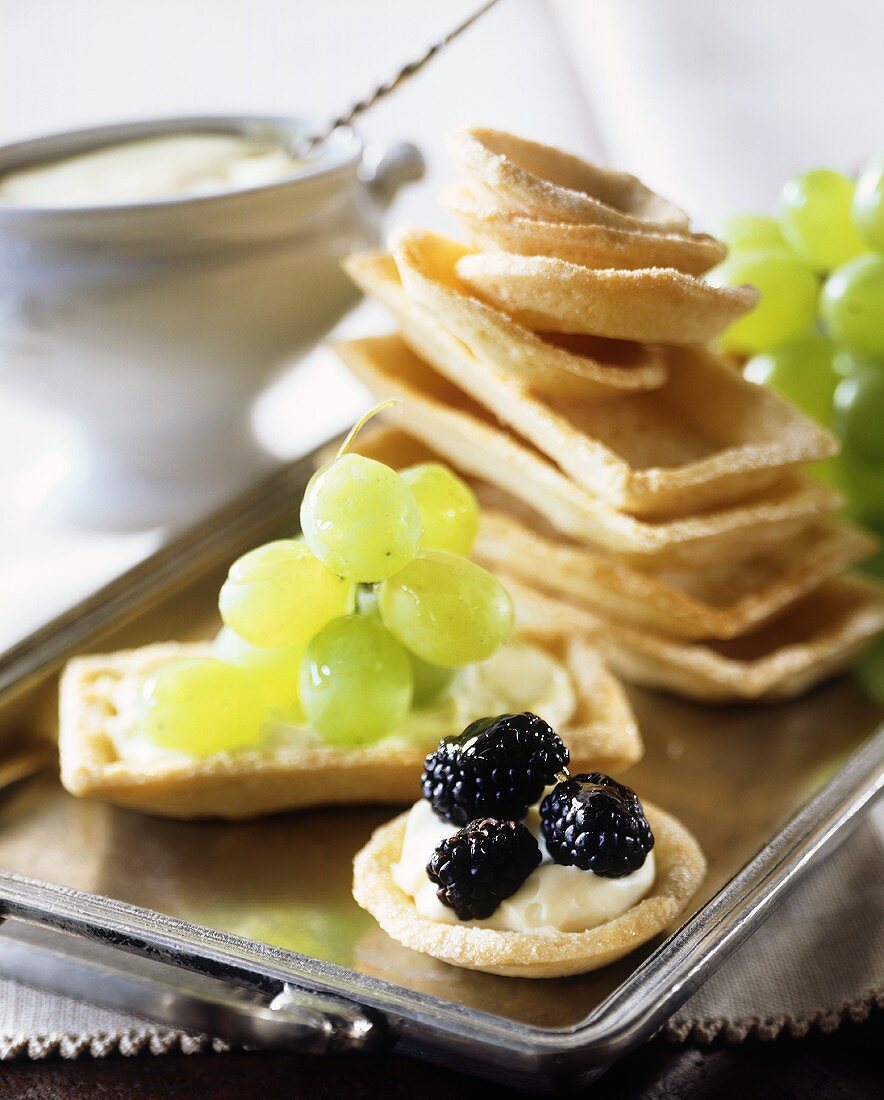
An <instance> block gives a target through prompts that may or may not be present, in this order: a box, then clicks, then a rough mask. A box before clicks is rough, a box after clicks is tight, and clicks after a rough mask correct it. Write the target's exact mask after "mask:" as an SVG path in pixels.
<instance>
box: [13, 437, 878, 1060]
mask: <svg viewBox="0 0 884 1100" xmlns="http://www.w3.org/2000/svg"><path fill="white" fill-rule="evenodd" d="M327 447H328V443H325V444H322V445H321V446H320V447H317V448H316V449H314V450H313V451H311V452H310V453H309V454H307V455H305V456H303V457H301V458H298V459H296V460H295V461H293V462H289V463H285V464H283V465H281V466H280V467H279V469H277V470H276V471H275V472H274V473H272V474H271V475H269V476H268V477H267V478H265V479H264V480H263V481H261V482H260V483H258V484H257V485H256V486H254V487H253V488H251V489H249V490H247V491H246V492H245V493H244V494H242V495H241V496H240V497H238V498H237V499H235V500H234V501H232V502H231V503H229V504H227V505H225V506H223V507H222V508H220V509H219V510H218V511H216V512H215V513H213V514H211V515H210V516H208V517H206V518H205V519H204V520H202V521H200V522H199V523H197V524H196V525H195V526H194V527H192V528H190V529H189V530H187V531H184V532H183V533H181V534H179V535H177V536H173V537H172V538H170V540H169V541H168V542H167V543H166V544H165V545H164V546H162V547H161V548H160V549H159V550H157V551H156V552H154V553H153V554H151V555H149V556H148V557H147V558H145V559H144V560H143V561H142V562H140V563H138V564H137V565H135V566H134V567H132V568H131V569H129V570H127V571H126V572H125V573H123V574H121V575H120V576H118V577H117V578H115V579H114V580H112V581H111V582H109V583H108V584H107V585H105V586H103V587H102V588H101V589H99V590H98V591H97V592H95V593H94V594H93V595H92V596H90V597H88V598H87V599H86V600H84V601H81V602H80V603H78V604H77V605H75V606H74V607H72V608H71V609H69V610H68V611H67V612H64V613H63V614H62V615H60V616H58V617H57V618H56V619H54V620H52V621H50V622H49V623H47V624H46V625H45V626H43V627H41V628H40V629H39V630H37V631H36V632H34V633H33V634H32V635H30V636H29V637H27V638H25V639H24V640H23V641H22V642H20V643H18V644H17V645H16V646H14V647H13V648H12V649H10V650H8V651H7V652H6V653H4V654H2V655H0V700H3V701H4V702H5V700H6V699H7V698H10V697H11V698H13V699H14V698H15V697H16V696H18V695H19V694H20V693H21V692H24V691H27V689H28V687H29V686H31V685H33V684H34V683H35V681H42V679H43V678H45V677H48V676H50V675H51V674H52V672H53V671H54V670H55V669H56V668H57V667H58V666H59V665H60V664H61V663H62V661H64V660H65V659H66V658H67V657H69V656H72V655H73V654H74V653H76V652H77V651H80V650H81V649H82V647H84V646H86V645H88V644H89V639H90V638H91V637H94V636H97V635H98V634H99V633H100V632H101V631H102V630H107V629H108V628H110V627H114V626H117V625H122V624H123V623H124V622H126V621H128V620H130V619H132V618H134V617H135V616H136V615H137V614H138V612H139V611H140V610H141V605H142V604H143V603H144V602H145V601H146V600H147V599H148V598H150V599H151V600H156V599H158V598H161V597H164V598H165V597H168V596H169V595H171V594H172V593H173V592H175V591H176V590H178V589H180V588H183V587H185V586H186V585H187V583H188V582H189V581H190V580H191V579H193V578H194V576H198V575H199V574H200V573H201V571H202V570H204V569H206V568H209V567H211V565H215V564H217V563H218V560H219V559H221V558H222V557H223V556H224V555H225V554H229V553H232V554H235V553H237V552H238V546H239V545H240V544H241V542H242V540H243V539H244V538H246V537H248V536H249V535H250V534H252V533H254V532H259V531H260V530H262V529H264V528H270V527H272V526H273V525H274V524H276V523H278V522H279V521H280V520H281V519H282V517H283V516H284V515H286V514H289V515H291V516H292V518H293V522H294V521H295V514H294V509H292V507H291V500H292V494H293V493H296V492H298V490H299V488H300V489H301V490H302V489H303V486H304V485H305V484H306V481H307V479H308V477H309V475H310V473H311V472H312V470H313V468H314V464H315V460H316V457H317V455H319V454H321V453H322V452H323V451H324V450H325V449H326V448H327ZM882 789H884V723H882V724H881V725H880V726H879V727H878V729H877V731H876V732H872V733H870V734H869V736H868V737H867V738H866V739H865V740H864V741H863V742H862V744H861V745H860V746H859V747H858V748H857V749H856V750H855V751H854V752H853V753H852V754H851V756H850V757H849V758H848V760H847V761H846V762H845V763H844V764H843V765H842V766H841V768H840V769H839V770H838V771H837V772H836V773H835V775H834V776H833V777H832V778H831V779H830V780H829V781H828V783H826V784H825V786H824V787H823V788H822V789H821V790H820V791H818V792H817V793H816V794H815V795H814V796H813V797H812V798H811V799H810V800H809V801H807V802H806V803H805V804H804V805H803V806H802V807H801V808H800V809H799V810H798V811H797V812H796V813H795V814H794V815H793V816H792V818H791V819H790V820H789V821H788V822H787V823H786V824H785V825H784V826H782V827H781V828H780V829H779V830H778V831H777V833H776V834H775V835H774V836H773V837H772V838H771V840H770V841H768V843H767V844H765V845H764V846H763V847H762V848H761V849H760V850H759V852H758V853H757V854H756V855H755V856H754V857H753V858H752V859H750V860H748V861H747V862H746V863H745V864H744V866H743V867H742V869H741V870H740V871H738V872H737V874H736V875H735V876H734V877H733V878H732V879H731V880H730V881H729V882H728V883H726V884H725V885H724V886H723V887H722V888H721V889H720V890H719V891H718V892H717V893H716V894H715V895H714V896H713V897H712V898H711V899H710V900H709V901H707V902H706V903H705V904H704V905H703V906H702V907H701V908H700V909H699V910H698V911H697V912H696V913H694V914H693V915H692V916H691V917H690V918H689V919H688V920H687V921H686V922H685V923H684V924H682V925H681V926H680V927H679V928H678V929H677V930H676V931H675V932H674V933H673V934H672V935H671V936H669V937H668V938H667V939H666V940H665V941H664V942H663V943H662V944H661V945H660V946H659V947H658V948H657V949H656V950H655V951H654V952H653V953H652V954H651V955H650V956H648V958H647V959H645V960H644V961H643V962H642V963H640V964H639V966H638V967H636V969H635V970H634V971H633V972H632V973H631V974H630V975H629V977H628V978H627V979H626V980H625V981H624V982H623V983H622V984H621V985H620V986H618V987H617V988H616V989H615V990H614V991H613V992H612V993H611V994H610V995H609V996H608V997H607V998H606V999H605V1000H604V1001H603V1002H602V1003H601V1004H599V1005H598V1006H597V1007H596V1008H595V1009H594V1010H593V1011H592V1012H591V1013H589V1015H588V1016H586V1017H585V1018H584V1019H583V1020H581V1021H579V1022H577V1023H576V1024H573V1025H569V1026H566V1027H562V1028H543V1027H539V1026H537V1025H530V1024H526V1023H523V1022H521V1021H518V1020H510V1019H507V1018H506V1017H501V1016H495V1015H493V1014H491V1013H488V1012H486V1011H482V1010H478V1009H474V1008H470V1007H468V1006H466V1005H461V1004H458V1003H457V1002H454V1001H450V1000H446V999H443V998H438V997H435V996H432V995H430V994H426V993H421V992H419V991H417V990H410V989H407V988H405V987H403V986H399V985H396V984H395V983H393V982H389V981H386V980H383V979H379V978H374V977H372V976H370V975H365V974H361V973H359V972H358V971H355V970H351V969H349V968H347V967H343V966H339V965H336V964H333V963H327V962H324V961H322V960H319V959H313V958H310V957H308V956H302V955H298V954H297V953H295V952H290V951H285V950H283V949H281V948H276V947H273V946H271V945H267V944H262V943H260V942H259V941H255V940H250V939H247V938H245V937H240V936H234V935H231V934H228V933H224V932H220V931H217V930H213V929H209V928H204V927H201V926H199V925H196V924H194V923H192V922H189V921H185V920H182V919H180V918H176V917H171V916H167V915H165V914H161V913H157V912H154V911H153V910H150V909H146V908H143V907H140V906H134V905H130V904H128V903H125V902H121V901H117V900H116V899H111V898H106V897H102V896H100V895H97V894H91V893H88V892H86V891H80V890H76V889H71V888H69V887H64V886H59V885H57V884H54V883H49V882H44V881H41V880H40V879H36V878H29V877H28V876H24V875H19V874H17V873H15V872H10V871H6V870H0V907H2V909H3V911H4V915H6V914H8V915H10V916H17V917H20V918H21V919H24V920H26V921H29V922H31V923H35V924H42V925H45V926H48V927H53V928H58V929H61V930H63V931H67V932H74V933H75V934H77V935H79V936H84V937H86V938H88V939H91V940H93V941H98V942H104V943H107V944H109V945H111V946H114V947H118V948H122V949H124V950H126V951H130V952H134V953H136V954H141V955H144V956H147V957H153V958H160V959H162V960H163V961H171V962H172V963H173V965H177V966H179V967H182V968H183V969H187V970H195V971H198V972H201V973H205V974H208V975H210V976H213V977H221V978H222V979H225V980H229V981H231V982H236V983H237V984H240V985H245V986H247V987H253V988H265V987H266V986H267V985H268V984H272V983H277V984H278V985H280V986H286V985H295V986H297V987H298V988H299V989H306V990H308V991H311V990H312V991H316V992H317V993H323V994H332V995H334V996H338V997H342V998H344V999H345V1000H346V1001H348V1002H349V1003H350V1004H351V1005H353V1006H354V1007H359V1006H361V1007H366V1008H368V1009H370V1010H373V1011H379V1012H381V1013H382V1014H383V1015H384V1016H385V1018H386V1019H387V1021H388V1024H389V1026H390V1028H391V1031H392V1032H393V1033H394V1034H395V1035H396V1036H397V1037H398V1038H399V1039H401V1040H403V1041H405V1042H406V1043H408V1042H409V1039H410V1038H413V1039H414V1040H415V1041H419V1042H420V1044H421V1045H422V1046H424V1047H426V1045H427V1043H428V1041H430V1042H432V1043H433V1045H434V1047H435V1050H436V1051H443V1052H454V1051H456V1052H457V1053H459V1054H461V1055H466V1056H467V1057H469V1059H470V1060H471V1061H473V1062H475V1063H478V1064H480V1065H483V1066H486V1067H487V1066H497V1067H500V1066H501V1065H502V1063H501V1055H505V1056H506V1066H507V1069H508V1070H519V1071H521V1072H524V1073H528V1074H541V1073H548V1072H549V1071H550V1070H556V1071H561V1070H563V1069H566V1068H571V1069H580V1068H583V1069H586V1068H590V1067H596V1068H597V1067H603V1066H606V1065H608V1064H610V1063H611V1062H612V1061H614V1060H615V1059H616V1058H617V1057H619V1056H621V1055H622V1054H623V1053H625V1052H626V1051H627V1050H628V1049H631V1048H632V1047H634V1046H635V1045H637V1044H638V1043H639V1042H641V1041H642V1040H643V1039H645V1038H647V1037H649V1036H650V1035H651V1034H653V1032H654V1031H655V1030H656V1029H657V1027H659V1025H660V1024H662V1022H663V1021H664V1020H665V1019H666V1018H667V1017H668V1016H669V1015H671V1014H672V1012H673V1011H675V1009H677V1008H678V1007H679V1005H680V1004H681V1003H683V1002H684V1001H685V1000H686V999H687V998H688V997H689V996H690V994H691V993H693V992H694V991H695V990H696V989H697V988H698V987H699V986H700V985H701V984H702V983H703V981H705V980H706V978H707V977H709V976H710V975H711V973H713V972H714V970H715V969H717V967H718V966H719V965H721V964H722V963H723V962H724V961H725V959H727V958H728V957H729V956H730V954H732V953H733V951H735V950H736V948H737V947H738V946H740V944H742V943H743V942H744V941H745V940H746V939H747V938H748V937H749V936H750V935H751V933H752V932H753V931H754V930H755V929H756V928H757V927H758V926H759V925H760V924H761V923H762V922H763V920H764V919H766V917H767V916H768V915H769V914H770V913H771V912H772V911H773V909H774V908H775V906H776V905H777V904H778V903H779V902H780V901H781V900H782V899H783V898H784V897H785V896H786V894H787V893H788V891H789V890H790V889H792V887H794V886H795V885H796V884H797V882H798V881H799V880H800V878H801V877H802V876H803V874H804V873H805V871H806V870H807V869H808V867H809V866H810V865H811V864H812V863H813V862H814V861H815V860H816V859H817V858H818V857H819V856H821V855H822V854H823V853H824V852H825V851H827V850H828V849H830V848H831V847H832V846H833V845H834V843H835V841H836V840H837V839H838V838H840V837H841V836H843V835H846V832H847V830H848V829H849V828H850V827H851V826H853V825H855V824H857V823H858V820H859V816H860V813H861V811H862V810H863V809H865V808H866V807H867V806H869V805H870V804H871V802H872V801H873V800H874V799H875V797H876V796H877V795H879V794H880V793H881V792H882Z"/></svg>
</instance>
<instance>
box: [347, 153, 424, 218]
mask: <svg viewBox="0 0 884 1100" xmlns="http://www.w3.org/2000/svg"><path fill="white" fill-rule="evenodd" d="M425 168H426V164H425V162H424V158H423V154H422V153H421V151H420V149H418V147H417V146H416V145H412V143H411V142H410V141H397V142H396V144H395V145H391V146H389V148H386V149H381V148H379V147H376V146H369V147H368V148H367V149H366V150H365V153H364V155H363V157H362V164H361V166H360V169H359V178H360V179H361V180H363V181H364V182H365V183H366V184H367V185H368V189H369V191H370V192H371V193H372V195H374V197H375V198H376V199H377V200H378V202H379V203H381V205H382V206H389V205H390V203H391V202H392V201H393V199H394V198H395V197H396V193H397V191H398V190H399V188H400V187H402V186H403V185H404V184H406V183H411V182H413V181H415V180H419V179H422V178H423V174H424V169H425Z"/></svg>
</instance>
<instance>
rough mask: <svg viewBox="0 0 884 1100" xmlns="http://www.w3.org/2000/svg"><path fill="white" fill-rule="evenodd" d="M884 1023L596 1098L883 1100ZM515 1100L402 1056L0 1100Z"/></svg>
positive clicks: (743, 1052)
mask: <svg viewBox="0 0 884 1100" xmlns="http://www.w3.org/2000/svg"><path fill="white" fill-rule="evenodd" d="M882 1043H884V1011H881V1012H877V1013H875V1014H873V1015H872V1017H870V1019H868V1020H867V1021H866V1022H864V1023H862V1024H846V1025H844V1026H843V1027H842V1028H841V1029H840V1031H838V1032H836V1033H834V1034H832V1035H819V1034H814V1035H811V1036H808V1037H807V1038H804V1039H778V1040H775V1041H773V1042H760V1041H757V1040H750V1041H748V1042H746V1043H742V1044H740V1045H736V1046H729V1045H727V1044H724V1043H716V1044H713V1045H712V1046H709V1047H701V1046H694V1045H679V1046H676V1045H673V1044H670V1043H667V1042H665V1041H663V1040H655V1041H653V1042H651V1043H648V1044H647V1045H646V1046H644V1047H642V1048H640V1049H639V1050H637V1051H635V1052H634V1053H633V1054H632V1055H630V1056H629V1057H628V1058H625V1059H624V1060H623V1061H621V1062H620V1063H618V1065H616V1066H615V1067H614V1068H613V1069H612V1070H610V1072H609V1073H607V1074H606V1075H605V1076H604V1077H603V1078H602V1079H601V1080H600V1081H598V1082H596V1084H595V1086H594V1087H592V1088H591V1089H589V1090H587V1092H588V1093H590V1094H591V1095H592V1097H593V1098H594V1100H694V1098H696V1097H701V1098H702V1097H710V1098H715V1100H873V1098H874V1100H879V1098H880V1097H881V1096H882V1092H884V1069H882V1067H884V1061H882V1057H881V1048H882ZM474 1095H475V1096H481V1097H482V1098H483V1100H504V1098H505V1097H511V1096H515V1095H521V1094H517V1093H514V1092H513V1090H512V1089H506V1088H501V1087H497V1086H494V1085H490V1084H483V1083H480V1082H476V1081H474V1080H471V1079H469V1078H465V1077H462V1076H461V1075H459V1074H456V1073H451V1072H447V1071H443V1070H439V1069H435V1068H430V1067H428V1066H425V1065H422V1064H421V1063H419V1062H413V1061H409V1060H406V1059H404V1058H398V1057H395V1056H378V1057H370V1058H369V1057H354V1058H338V1059H324V1058H314V1059H311V1058H309V1057H295V1056H289V1055H282V1054H258V1053H233V1054H197V1055H168V1056H163V1057H154V1056H152V1055H149V1054H146V1055H140V1056H138V1057H135V1058H121V1057H117V1058H111V1059H101V1060H92V1059H86V1060H82V1061H75V1062H65V1061H62V1060H60V1059H58V1060H52V1061H46V1062H28V1061H17V1062H12V1063H8V1064H7V1065H5V1066H2V1067H0V1097H20V1098H31V1097H33V1098H34V1100H38V1098H39V1100H56V1098H59V1100H60V1098H67V1097H76V1098H77V1100H98V1098H99V1097H100V1098H101V1100H118V1098H119V1100H123V1098H126V1100H128V1098H130V1097H131V1098H137V1100H145V1098H153V1097H156V1098H160V1097H162V1098H166V1097H169V1098H174V1097H187V1100H191V1098H202V1097H206V1098H209V1097H211V1100H234V1098H235V1100H242V1098H243V1097H246V1098H254V1100H274V1098H276V1097H279V1098H282V1097H285V1098H286V1100H300V1098H302V1097H303V1098H307V1097H309V1098H310V1100H357V1098H360V1100H362V1098H366V1097H382V1098H383V1100H400V1098H401V1100H443V1098H444V1100H452V1098H454V1097H457V1098H460V1097H469V1096H474Z"/></svg>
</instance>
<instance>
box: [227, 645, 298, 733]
mask: <svg viewBox="0 0 884 1100" xmlns="http://www.w3.org/2000/svg"><path fill="white" fill-rule="evenodd" d="M212 652H213V654H214V655H215V656H216V657H217V658H218V660H219V661H226V662H227V664H230V665H236V666H237V667H238V668H242V669H243V670H244V671H245V672H247V673H248V674H249V675H250V676H251V677H252V679H253V681H254V683H255V684H256V685H257V688H258V690H259V691H263V692H264V698H265V700H266V705H267V709H268V711H270V712H271V713H272V714H274V715H275V716H276V717H278V718H279V719H281V720H283V721H287V722H302V721H303V720H304V711H303V709H302V708H301V700H300V698H299V696H298V675H299V672H300V668H301V660H302V658H303V656H304V646H300V645H293V646H281V647H280V648H278V649H268V648H266V647H265V646H257V645H251V644H250V643H249V642H247V641H246V640H245V638H241V637H240V636H239V634H237V633H236V631H234V630H231V629H230V627H229V626H225V627H222V628H221V630H220V631H219V632H218V635H217V637H216V638H215V641H214V642H213V643H212Z"/></svg>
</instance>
